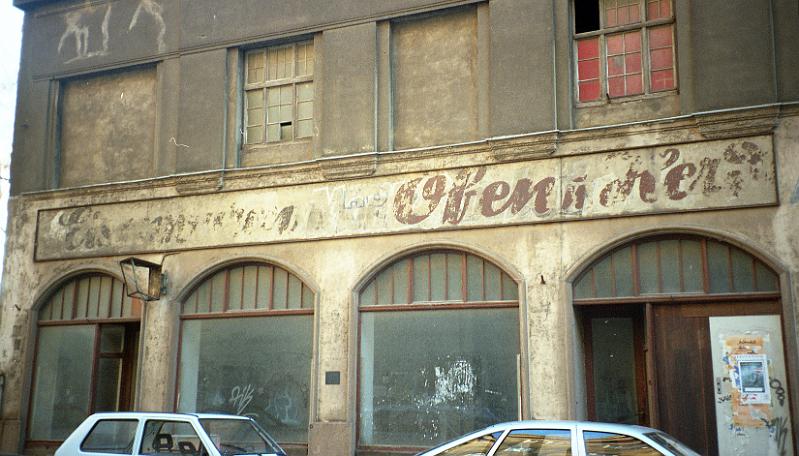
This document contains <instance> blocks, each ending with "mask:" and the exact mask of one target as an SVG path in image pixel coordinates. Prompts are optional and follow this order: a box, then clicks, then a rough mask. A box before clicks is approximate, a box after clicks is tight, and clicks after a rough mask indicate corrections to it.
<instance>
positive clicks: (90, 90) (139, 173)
mask: <svg viewBox="0 0 799 456" xmlns="http://www.w3.org/2000/svg"><path fill="white" fill-rule="evenodd" d="M155 111H156V71H155V68H154V67H146V68H137V69H134V70H128V71H121V72H114V73H109V74H104V75H102V76H94V77H86V78H79V79H71V80H67V81H64V82H63V83H62V92H61V110H60V122H61V123H60V126H61V135H60V142H59V145H60V154H61V161H60V163H61V169H60V176H61V179H60V186H61V187H73V186H79V185H88V184H98V183H104V182H114V181H121V180H128V179H141V178H145V177H150V176H152V175H153V174H154V166H153V163H154V157H153V154H154V144H155Z"/></svg>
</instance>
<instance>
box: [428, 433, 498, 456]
mask: <svg viewBox="0 0 799 456" xmlns="http://www.w3.org/2000/svg"><path fill="white" fill-rule="evenodd" d="M500 435H502V433H501V432H494V433H492V434H486V435H481V436H479V437H475V438H473V439H471V440H468V441H466V442H464V443H461V444H460V445H457V446H454V447H452V448H450V449H449V450H446V451H442V452H441V453H438V454H439V456H486V454H488V452H489V451H490V450H491V447H493V446H494V443H495V442H496V441H497V439H498V438H499V436H500Z"/></svg>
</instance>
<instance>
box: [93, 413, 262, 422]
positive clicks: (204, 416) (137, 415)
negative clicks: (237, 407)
mask: <svg viewBox="0 0 799 456" xmlns="http://www.w3.org/2000/svg"><path fill="white" fill-rule="evenodd" d="M92 417H94V418H99V419H102V418H104V419H109V418H114V419H141V418H145V419H146V418H157V419H170V418H172V419H175V418H177V419H186V418H197V419H200V420H203V419H228V420H230V419H232V420H249V418H248V417H246V416H239V415H228V414H224V413H167V412H102V413H95V414H93V415H92Z"/></svg>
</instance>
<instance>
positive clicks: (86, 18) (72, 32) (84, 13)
mask: <svg viewBox="0 0 799 456" xmlns="http://www.w3.org/2000/svg"><path fill="white" fill-rule="evenodd" d="M95 10H96V8H95V7H92V8H87V9H84V10H81V11H70V12H68V13H66V14H65V15H64V23H65V24H66V26H65V28H64V33H63V34H61V39H60V40H58V53H59V54H60V53H61V52H62V50H63V49H64V45H65V44H66V43H67V41H68V40H69V38H73V39H74V40H75V55H74V57H72V58H70V59H68V60H67V61H66V62H65V63H70V62H74V61H76V60H84V59H88V58H91V57H96V56H101V55H106V54H108V22H109V19H110V18H111V5H107V6H106V7H105V14H104V15H103V21H102V23H101V25H100V35H101V36H102V44H101V46H100V48H99V49H94V50H92V49H91V42H90V38H91V24H90V20H91V18H92V17H93V15H94V12H95Z"/></svg>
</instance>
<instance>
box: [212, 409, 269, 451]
mask: <svg viewBox="0 0 799 456" xmlns="http://www.w3.org/2000/svg"><path fill="white" fill-rule="evenodd" d="M200 424H201V425H202V427H203V429H205V432H207V433H208V435H209V436H210V437H211V440H212V441H213V442H214V446H216V448H217V449H218V450H219V452H220V453H222V455H223V456H232V455H242V454H279V455H282V454H284V452H283V450H282V449H281V448H280V446H278V444H277V443H275V441H274V440H272V439H271V438H270V437H269V436H268V435H266V433H265V432H263V430H261V429H260V428H258V427H257V426H256V425H255V423H253V422H252V421H250V420H233V419H225V418H208V419H202V420H200Z"/></svg>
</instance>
